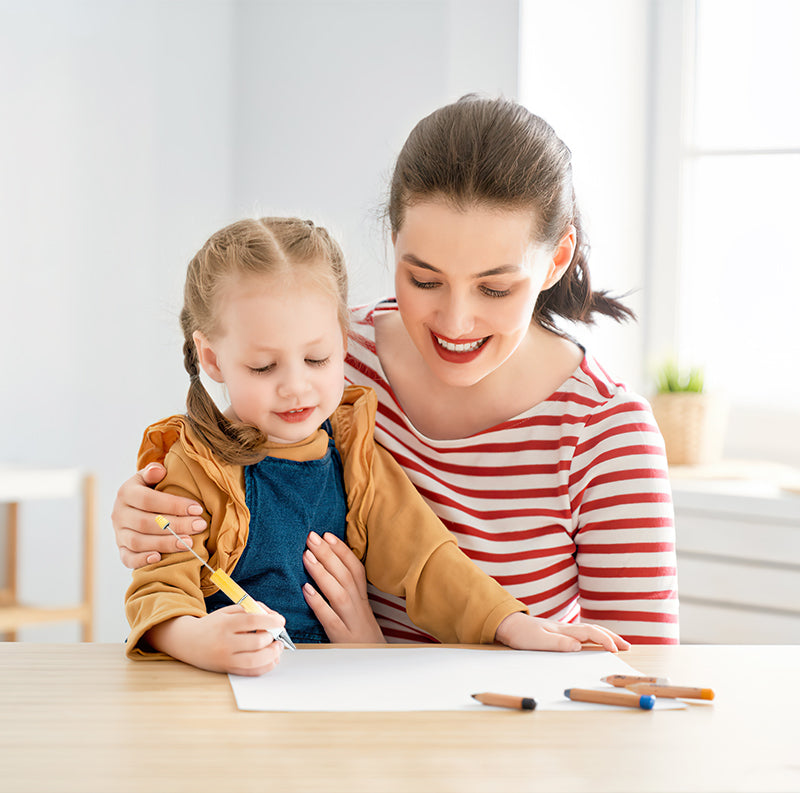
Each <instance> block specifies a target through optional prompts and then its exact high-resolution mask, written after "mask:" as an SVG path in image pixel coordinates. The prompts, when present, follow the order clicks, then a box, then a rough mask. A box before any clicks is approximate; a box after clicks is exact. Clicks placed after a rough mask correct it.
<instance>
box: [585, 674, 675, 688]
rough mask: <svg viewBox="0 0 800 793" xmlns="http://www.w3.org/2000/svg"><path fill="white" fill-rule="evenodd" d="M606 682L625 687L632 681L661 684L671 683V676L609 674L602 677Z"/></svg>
mask: <svg viewBox="0 0 800 793" xmlns="http://www.w3.org/2000/svg"><path fill="white" fill-rule="evenodd" d="M600 679H601V680H602V681H603V682H604V683H609V684H610V685H612V686H616V687H617V688H625V687H626V686H630V685H631V684H632V683H655V684H656V685H659V686H666V685H669V678H666V677H648V676H647V675H608V676H607V677H601V678H600Z"/></svg>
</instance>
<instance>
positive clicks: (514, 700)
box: [472, 692, 536, 710]
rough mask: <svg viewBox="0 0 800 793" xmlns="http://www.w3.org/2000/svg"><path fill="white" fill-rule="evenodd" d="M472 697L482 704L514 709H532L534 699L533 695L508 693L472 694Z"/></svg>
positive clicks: (534, 703) (533, 707) (534, 705)
mask: <svg viewBox="0 0 800 793" xmlns="http://www.w3.org/2000/svg"><path fill="white" fill-rule="evenodd" d="M472 698H473V699H477V700H478V702H480V703H481V704H482V705H493V706H494V707H496V708H513V709H515V710H534V709H535V708H536V700H535V699H533V697H514V696H511V695H510V694H492V693H490V692H486V693H484V694H473V695H472Z"/></svg>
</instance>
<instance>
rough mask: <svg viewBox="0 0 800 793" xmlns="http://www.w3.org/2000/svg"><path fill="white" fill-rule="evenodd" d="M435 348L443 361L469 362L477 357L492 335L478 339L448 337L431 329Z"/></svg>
mask: <svg viewBox="0 0 800 793" xmlns="http://www.w3.org/2000/svg"><path fill="white" fill-rule="evenodd" d="M431 339H432V340H433V348H434V349H435V350H436V352H437V354H438V355H439V357H440V358H441V359H442V360H443V361H447V362H448V363H469V362H470V361H474V360H475V358H477V357H478V356H479V355H480V354H481V352H482V350H483V348H484V347H485V346H486V343H487V342H488V341H489V339H491V336H483V337H481V338H478V339H458V340H453V339H448V338H445V337H444V336H438V335H437V334H436V333H434V332H433V331H431Z"/></svg>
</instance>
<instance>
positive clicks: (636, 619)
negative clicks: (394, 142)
mask: <svg viewBox="0 0 800 793" xmlns="http://www.w3.org/2000/svg"><path fill="white" fill-rule="evenodd" d="M396 310H397V304H396V302H395V301H394V300H385V301H381V302H380V303H377V304H373V305H370V306H362V307H359V308H355V309H353V311H352V315H351V323H352V324H351V332H350V343H349V349H348V356H347V365H346V369H345V377H346V378H347V380H348V381H349V382H351V383H357V384H360V385H367V386H371V387H372V388H374V389H375V392H376V393H377V396H378V415H377V421H376V427H375V439H376V440H377V441H378V442H379V443H380V444H381V445H382V446H384V447H385V448H386V449H388V450H389V451H390V452H391V453H392V455H393V456H394V458H395V459H396V460H397V462H398V463H399V464H400V465H401V466H402V467H403V469H404V470H405V472H406V473H407V474H408V476H409V478H410V479H411V481H412V482H413V483H414V485H415V486H416V487H417V489H418V490H419V492H420V493H421V494H422V495H423V496H424V498H425V500H426V501H427V502H428V504H429V505H430V506H431V508H432V509H433V511H434V512H435V513H436V514H437V515H438V516H439V517H440V518H441V520H442V521H443V522H444V524H445V525H446V526H447V528H448V529H450V531H451V532H453V534H454V535H455V536H456V539H457V540H458V544H459V546H460V547H461V548H462V550H463V551H464V552H465V553H466V554H467V556H469V557H470V558H471V559H472V560H473V561H474V562H475V563H476V564H477V565H478V566H479V567H481V568H482V569H483V570H485V571H486V572H487V573H488V574H489V575H491V576H493V577H494V578H495V579H497V581H498V582H499V583H500V584H501V585H502V586H503V587H505V588H506V589H507V590H508V591H509V592H510V593H511V594H513V595H514V597H516V598H518V599H519V600H521V601H522V602H523V603H525V604H526V605H527V606H528V607H529V610H530V613H531V614H532V615H534V616H538V617H546V618H548V619H554V620H559V621H561V622H577V621H581V620H583V621H585V622H596V623H598V624H601V625H605V626H606V627H608V628H610V629H611V630H613V631H616V632H617V633H619V634H620V635H622V636H624V637H625V638H627V639H628V640H629V641H631V642H633V643H637V644H642V643H650V644H672V643H676V642H677V641H678V597H677V580H676V579H677V575H676V565H675V530H674V524H673V512H672V498H671V492H670V486H669V479H668V478H667V465H666V457H665V455H664V442H663V439H662V438H661V434H660V433H659V431H658V428H657V427H656V424H655V421H654V419H653V415H652V412H651V410H650V406H649V405H648V403H647V402H646V401H645V400H644V399H642V398H641V397H638V396H636V395H635V394H631V393H630V392H628V391H626V390H625V388H624V386H622V385H621V384H620V383H617V382H615V381H614V380H612V379H611V378H610V377H609V376H608V374H606V372H604V371H603V369H602V368H601V367H600V366H599V365H598V364H597V363H596V362H595V361H594V360H593V359H592V358H591V357H590V356H589V355H588V354H587V355H585V357H584V360H583V362H582V363H581V365H580V366H579V367H578V369H576V371H575V372H574V373H573V374H572V376H571V377H569V378H568V379H567V380H566V382H564V383H563V384H562V385H561V387H560V388H559V389H558V390H556V391H555V392H554V393H553V394H551V395H550V397H548V398H547V399H545V400H544V401H543V402H541V403H539V404H538V405H535V406H534V407H532V408H530V409H529V410H526V411H524V412H523V413H521V414H520V415H518V416H515V417H514V418H512V419H509V420H508V421H504V422H503V423H501V424H498V425H497V426H495V427H492V428H490V429H488V430H485V431H483V432H479V433H477V434H476V435H473V436H471V437H469V438H465V439H458V440H433V439H431V438H428V437H426V436H424V435H422V434H421V433H420V432H418V431H417V430H416V429H415V428H414V426H413V425H412V424H411V422H410V421H409V420H408V418H407V417H406V416H405V414H404V413H403V410H402V408H401V407H400V405H399V403H398V402H397V399H396V398H395V396H394V393H393V392H392V389H391V386H390V385H389V383H388V381H387V379H386V375H385V374H384V372H383V369H382V367H381V364H380V361H379V360H378V356H377V355H376V352H375V328H374V324H373V320H374V316H375V314H376V313H378V312H384V311H396ZM370 601H371V603H372V607H373V610H374V612H375V615H376V617H377V619H378V622H379V624H380V625H381V628H382V629H383V632H384V634H385V636H386V638H387V639H388V640H389V641H426V640H428V641H433V639H432V638H431V637H428V636H426V635H425V634H423V633H421V632H420V631H419V630H418V629H417V628H416V627H414V625H413V624H412V623H411V622H410V620H409V619H408V617H407V616H406V613H405V609H404V606H403V601H402V599H399V598H395V597H392V596H391V595H387V594H385V593H383V592H380V591H378V590H376V589H374V588H373V587H370Z"/></svg>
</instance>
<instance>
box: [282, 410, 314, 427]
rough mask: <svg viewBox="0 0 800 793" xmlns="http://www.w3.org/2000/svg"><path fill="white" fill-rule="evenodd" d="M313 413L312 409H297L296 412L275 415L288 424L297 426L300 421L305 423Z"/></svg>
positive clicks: (289, 411) (290, 411)
mask: <svg viewBox="0 0 800 793" xmlns="http://www.w3.org/2000/svg"><path fill="white" fill-rule="evenodd" d="M313 412H314V408H299V409H298V410H287V411H285V412H284V413H276V414H275V415H276V416H277V417H278V418H279V419H282V420H283V421H286V422H288V423H289V424H299V423H300V422H301V421H305V420H306V419H307V418H308V417H309V416H310V415H311V414H312V413H313Z"/></svg>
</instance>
